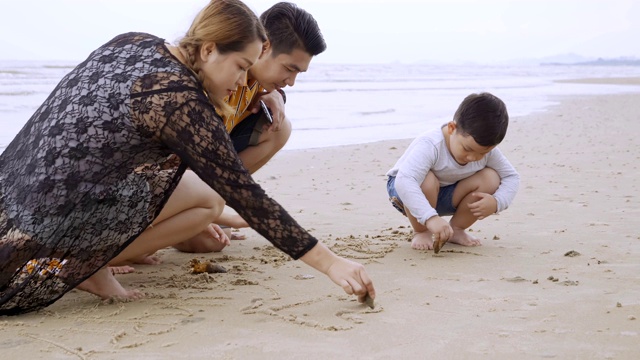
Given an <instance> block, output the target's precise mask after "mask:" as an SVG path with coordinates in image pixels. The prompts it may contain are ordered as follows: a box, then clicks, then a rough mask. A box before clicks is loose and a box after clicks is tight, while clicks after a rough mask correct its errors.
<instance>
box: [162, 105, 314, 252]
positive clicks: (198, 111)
mask: <svg viewBox="0 0 640 360" xmlns="http://www.w3.org/2000/svg"><path fill="white" fill-rule="evenodd" d="M161 139H162V141H163V142H164V143H165V144H166V145H167V146H168V147H170V148H171V149H172V150H173V151H174V152H175V153H176V154H177V155H178V156H179V157H180V158H181V159H182V161H183V162H185V163H186V164H187V165H188V166H189V167H190V168H191V169H192V170H193V171H194V172H195V173H196V174H198V176H199V177H200V178H201V179H202V180H203V181H204V182H206V183H207V184H208V185H209V186H211V188H212V189H214V190H215V191H216V192H218V193H219V194H220V195H221V196H222V197H223V198H224V199H225V201H226V202H227V204H228V205H229V206H230V207H232V208H233V209H234V210H236V211H237V212H238V214H240V216H242V218H244V219H245V220H246V221H247V223H249V225H250V226H251V227H252V228H253V229H254V230H256V231H257V232H258V233H260V235H262V236H264V237H265V238H266V239H267V240H269V241H270V242H271V243H273V245H274V246H276V247H277V248H278V249H280V250H282V251H284V252H285V253H287V254H288V255H290V256H291V257H293V258H294V259H298V258H300V257H301V256H302V255H304V254H305V253H306V252H307V251H309V250H310V249H311V248H313V247H314V246H315V245H316V243H317V240H316V239H315V238H314V237H312V236H311V235H310V234H309V233H308V232H307V231H306V230H304V229H303V228H302V227H301V226H300V225H298V223H297V222H296V221H295V220H294V219H293V218H292V217H291V216H290V215H289V214H288V213H287V212H286V211H285V210H284V208H282V206H280V204H278V203H277V202H276V201H274V200H273V199H271V198H270V197H268V196H267V195H266V194H265V192H264V190H263V189H262V188H261V187H260V186H259V185H258V184H256V183H255V182H254V181H253V179H252V178H251V176H250V175H249V173H248V171H247V170H246V169H245V168H244V166H243V165H242V162H241V161H240V159H239V158H238V155H237V154H236V152H235V150H234V149H233V145H232V143H231V140H230V138H229V135H228V133H227V131H226V129H225V127H224V125H223V122H222V120H221V119H220V118H219V117H218V115H217V114H216V113H215V111H214V109H213V107H212V106H211V105H210V104H208V103H204V102H203V101H199V100H191V101H188V102H186V103H185V104H184V105H182V106H181V107H179V108H178V109H177V110H176V111H174V112H173V114H172V115H171V116H170V117H169V118H168V119H167V123H166V124H165V125H164V127H163V128H162V129H161Z"/></svg>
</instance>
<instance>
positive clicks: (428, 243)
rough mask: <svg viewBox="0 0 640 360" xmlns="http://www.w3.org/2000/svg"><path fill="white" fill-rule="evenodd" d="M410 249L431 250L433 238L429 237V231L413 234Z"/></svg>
mask: <svg viewBox="0 0 640 360" xmlns="http://www.w3.org/2000/svg"><path fill="white" fill-rule="evenodd" d="M411 247H412V248H413V249H416V250H431V249H433V238H432V237H431V231H425V232H420V233H415V234H413V239H411Z"/></svg>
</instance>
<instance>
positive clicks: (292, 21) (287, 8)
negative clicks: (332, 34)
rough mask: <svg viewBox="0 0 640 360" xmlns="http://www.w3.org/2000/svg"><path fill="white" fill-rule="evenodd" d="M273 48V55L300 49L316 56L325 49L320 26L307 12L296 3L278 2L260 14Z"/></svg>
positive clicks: (325, 45)
mask: <svg viewBox="0 0 640 360" xmlns="http://www.w3.org/2000/svg"><path fill="white" fill-rule="evenodd" d="M260 21H262V25H263V26H264V28H265V30H266V31H267V37H268V38H269V42H270V43H271V47H272V49H273V54H272V55H273V56H274V57H275V56H278V55H279V54H283V53H284V54H290V53H291V52H293V50H295V49H301V50H303V51H305V52H306V53H308V54H309V55H311V56H316V55H318V54H320V53H322V52H323V51H325V50H326V49H327V44H326V43H325V41H324V38H323V37H322V33H321V32H320V27H319V26H318V23H317V22H316V20H315V19H314V18H313V16H311V14H309V13H308V12H306V11H304V10H303V9H300V8H299V7H298V6H297V5H296V4H292V3H289V2H279V3H277V4H275V5H273V6H272V7H270V8H269V9H268V10H266V11H265V12H263V13H262V15H260Z"/></svg>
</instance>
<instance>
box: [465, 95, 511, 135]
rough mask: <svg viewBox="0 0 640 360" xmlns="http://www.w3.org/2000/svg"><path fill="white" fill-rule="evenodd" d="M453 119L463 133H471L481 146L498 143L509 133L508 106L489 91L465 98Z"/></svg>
mask: <svg viewBox="0 0 640 360" xmlns="http://www.w3.org/2000/svg"><path fill="white" fill-rule="evenodd" d="M453 120H454V121H455V122H456V124H457V127H456V129H457V130H458V131H459V132H460V133H461V134H462V135H471V137H473V140H475V142H476V143H478V145H480V146H494V145H498V144H499V143H500V142H502V140H503V139H504V136H505V135H506V134H507V127H508V126H509V114H507V106H506V105H505V104H504V102H503V101H502V100H500V99H499V98H498V97H497V96H494V95H492V94H489V93H486V92H484V93H480V94H471V95H469V96H467V97H466V98H464V100H463V101H462V103H461V104H460V106H458V110H456V113H455V115H454V116H453Z"/></svg>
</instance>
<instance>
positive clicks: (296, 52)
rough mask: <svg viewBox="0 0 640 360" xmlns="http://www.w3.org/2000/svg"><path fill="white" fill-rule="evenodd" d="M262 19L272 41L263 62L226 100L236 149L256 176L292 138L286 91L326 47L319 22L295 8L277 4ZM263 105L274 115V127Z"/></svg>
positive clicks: (265, 49)
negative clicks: (286, 105)
mask: <svg viewBox="0 0 640 360" xmlns="http://www.w3.org/2000/svg"><path fill="white" fill-rule="evenodd" d="M260 20H261V21H262V24H263V25H264V27H265V29H266V31H267V37H268V41H267V42H266V43H265V44H264V47H263V53H262V56H261V57H260V59H258V61H257V62H256V63H255V64H254V65H253V66H252V67H251V68H249V75H248V78H247V85H246V86H241V87H238V89H237V90H236V91H235V92H234V93H233V94H232V95H231V96H230V98H229V100H228V101H227V103H228V104H229V105H231V106H232V107H233V108H234V109H235V114H234V115H231V116H227V117H225V125H226V127H227V130H228V131H229V133H230V136H231V140H232V141H233V144H234V147H235V149H236V151H237V152H238V154H239V155H240V159H242V162H243V163H244V166H245V167H246V168H247V169H248V170H249V172H250V173H252V174H253V173H255V172H256V171H257V170H258V169H260V168H261V167H262V166H264V165H265V164H266V163H267V162H268V161H269V160H270V159H271V158H272V157H273V156H274V155H275V154H276V153H277V152H278V151H279V150H280V149H282V147H283V146H284V145H285V144H286V143H287V140H288V139H289V136H290V135H291V123H290V122H289V120H288V119H287V118H286V116H285V114H284V103H285V100H286V95H285V93H284V91H283V90H282V89H283V88H284V87H285V86H293V85H294V84H295V81H296V76H298V74H299V73H302V72H305V71H307V69H308V68H309V63H310V62H311V59H312V58H313V57H314V56H316V55H318V54H320V53H322V52H323V51H324V50H325V49H326V48H327V45H326V44H325V41H324V39H323V37H322V33H321V32H320V28H319V27H318V24H317V23H316V21H315V19H314V18H313V17H312V16H311V14H309V13H308V12H306V11H305V10H303V9H300V8H298V7H297V6H296V5H295V4H292V3H287V2H281V3H277V4H275V5H274V6H272V7H271V8H269V9H268V10H267V11H265V12H264V13H263V14H262V15H261V16H260ZM258 100H262V101H264V103H265V104H266V106H267V107H268V108H269V110H271V113H272V118H273V123H272V124H269V123H268V121H267V120H266V119H267V118H266V116H265V114H264V112H263V111H262V109H261V107H260V104H259V101H258Z"/></svg>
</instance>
